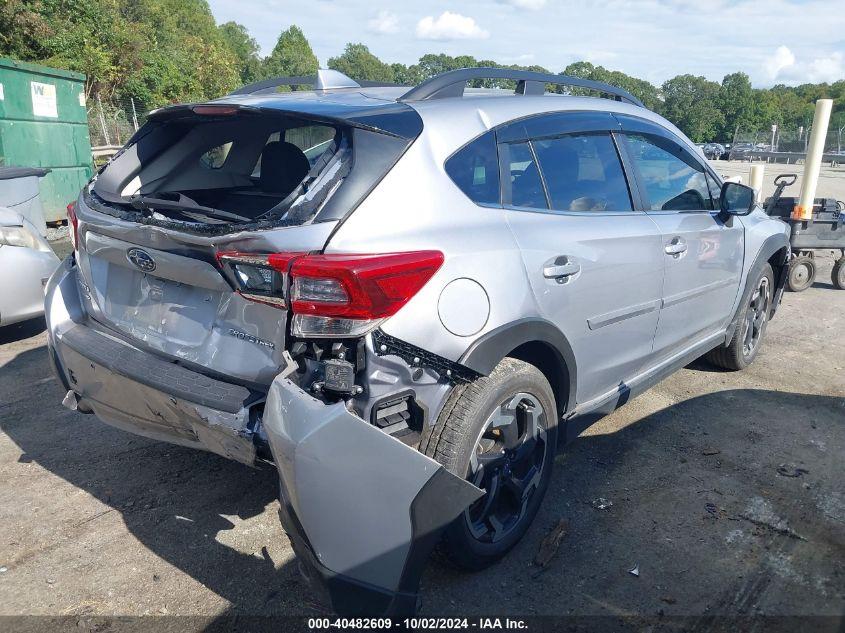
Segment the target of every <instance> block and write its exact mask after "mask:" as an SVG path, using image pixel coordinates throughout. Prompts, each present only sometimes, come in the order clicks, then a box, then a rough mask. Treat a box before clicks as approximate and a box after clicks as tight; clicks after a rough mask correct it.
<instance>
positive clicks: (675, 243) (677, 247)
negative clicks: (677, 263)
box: [663, 237, 687, 255]
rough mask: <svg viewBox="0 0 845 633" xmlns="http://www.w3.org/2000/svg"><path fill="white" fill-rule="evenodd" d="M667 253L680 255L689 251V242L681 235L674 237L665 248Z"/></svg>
mask: <svg viewBox="0 0 845 633" xmlns="http://www.w3.org/2000/svg"><path fill="white" fill-rule="evenodd" d="M663 250H664V251H666V254H667V255H680V254H681V253H686V252H687V243H686V242H685V241H684V240H682V239H681V238H680V237H676V238H673V239H672V241H671V242H669V243H668V244H667V245H666V246H665V247H664V248H663Z"/></svg>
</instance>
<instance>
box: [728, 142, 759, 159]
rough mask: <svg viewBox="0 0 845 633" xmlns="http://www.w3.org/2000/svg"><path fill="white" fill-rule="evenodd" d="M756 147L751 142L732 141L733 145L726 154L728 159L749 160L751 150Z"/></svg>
mask: <svg viewBox="0 0 845 633" xmlns="http://www.w3.org/2000/svg"><path fill="white" fill-rule="evenodd" d="M756 150H757V148H756V147H754V144H753V143H734V145H733V147H731V150H730V154H729V155H728V159H729V160H746V159H748V160H750V159H751V155H750V153H751V152H754V151H756Z"/></svg>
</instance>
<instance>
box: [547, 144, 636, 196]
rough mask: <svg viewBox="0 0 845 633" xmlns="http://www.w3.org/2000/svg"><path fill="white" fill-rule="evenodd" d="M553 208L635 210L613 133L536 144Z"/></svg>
mask: <svg viewBox="0 0 845 633" xmlns="http://www.w3.org/2000/svg"><path fill="white" fill-rule="evenodd" d="M532 144H533V146H534V153H535V154H536V155H537V160H538V162H539V163H540V171H541V172H542V175H543V180H544V181H545V183H546V189H547V190H548V192H549V201H550V202H551V207H552V209H555V210H558V211H597V212H601V211H632V210H633V207H632V205H631V197H630V195H629V193H628V183H627V181H626V180H625V174H624V172H623V171H622V163H621V162H620V160H619V154H618V153H617V152H616V146H615V145H614V143H613V139H612V138H611V137H610V134H607V133H591V134H571V135H565V136H559V137H556V138H545V139H537V140H534V141H532Z"/></svg>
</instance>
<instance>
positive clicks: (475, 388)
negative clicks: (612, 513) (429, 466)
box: [420, 358, 557, 570]
mask: <svg viewBox="0 0 845 633" xmlns="http://www.w3.org/2000/svg"><path fill="white" fill-rule="evenodd" d="M556 446H557V409H556V407H555V397H554V392H553V391H552V388H551V386H550V385H549V382H548V380H546V377H545V376H544V375H543V373H542V372H541V371H540V370H539V369H537V368H536V367H534V366H533V365H530V364H528V363H525V362H523V361H520V360H516V359H514V358H505V359H504V360H502V362H501V363H499V365H498V366H497V367H496V368H495V369H494V370H493V371H492V372H491V373H490V375H489V376H484V377H482V378H479V379H477V380H475V381H474V382H472V383H470V384H465V385H458V386H456V387H455V388H454V389H453V390H452V393H451V394H450V396H449V398H448V399H447V401H446V404H445V405H444V407H443V411H442V412H441V413H440V416H439V418H438V420H437V423H436V424H435V425H434V427H433V428H432V429H431V431H430V432H429V433H428V434H427V435H425V436H424V437H423V440H422V442H421V444H420V450H421V451H422V452H423V453H424V454H426V455H428V456H429V457H431V458H433V459H435V460H436V461H438V462H439V463H441V464H442V465H443V466H444V467H445V468H446V469H447V470H449V471H450V472H452V473H453V474H455V475H458V476H460V477H464V478H466V479H467V480H469V481H471V482H472V483H473V484H475V485H477V486H479V487H480V488H483V489H485V490H486V491H487V493H486V494H485V495H484V497H482V498H481V499H479V500H478V501H476V502H475V503H474V504H473V505H472V506H470V507H469V508H468V509H467V510H466V511H465V512H464V513H462V514H461V516H459V517H458V518H457V519H455V521H454V522H453V523H452V524H451V525H450V526H449V527H448V528H447V529H446V531H445V534H444V538H443V542H442V544H441V550H442V553H443V554H445V556H446V557H447V558H448V559H449V560H450V561H451V562H452V563H454V564H455V565H457V566H458V567H462V568H464V569H470V570H479V569H483V568H485V567H487V566H489V565H491V564H493V563H495V562H496V561H498V560H499V559H501V558H502V557H503V556H504V555H505V554H506V553H507V552H508V551H509V550H510V549H511V548H512V547H513V546H514V545H516V544H517V543H518V542H519V541H520V539H521V538H522V537H523V536H524V535H525V532H526V531H527V530H528V527H529V526H530V525H531V522H532V521H533V520H534V517H535V516H536V514H537V510H538V509H539V507H540V502H541V501H542V499H543V496H544V495H545V493H546V489H547V488H548V485H549V480H550V478H551V474H552V466H553V465H554V455H555V449H556Z"/></svg>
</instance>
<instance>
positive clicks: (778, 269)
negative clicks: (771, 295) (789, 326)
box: [768, 246, 789, 316]
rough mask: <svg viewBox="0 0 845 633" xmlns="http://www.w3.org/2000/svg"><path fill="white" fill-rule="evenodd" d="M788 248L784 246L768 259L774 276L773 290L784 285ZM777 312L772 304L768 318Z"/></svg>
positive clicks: (787, 266) (787, 265)
mask: <svg viewBox="0 0 845 633" xmlns="http://www.w3.org/2000/svg"><path fill="white" fill-rule="evenodd" d="M788 255H789V247H787V246H784V247H783V248H780V249H778V250H776V251H775V252H774V253H772V256H771V257H769V260H768V261H769V265H770V266H771V267H772V272H773V273H774V274H775V288H777V289H780V288H782V287H783V285H784V284H785V283H786V274H787V271H788V270H789V259H787V257H788ZM776 310H777V305H775V304H774V302H773V303H772V310H771V314H770V316H774V313H775V311H776Z"/></svg>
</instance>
